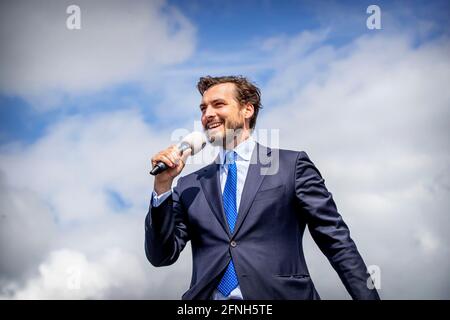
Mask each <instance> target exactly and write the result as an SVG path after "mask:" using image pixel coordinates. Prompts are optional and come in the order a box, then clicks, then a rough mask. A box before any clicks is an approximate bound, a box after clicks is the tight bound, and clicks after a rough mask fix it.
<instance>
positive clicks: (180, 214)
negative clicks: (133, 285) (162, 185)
mask: <svg viewBox="0 0 450 320" xmlns="http://www.w3.org/2000/svg"><path fill="white" fill-rule="evenodd" d="M180 184H181V178H180V179H179V180H178V186H179V185H180ZM179 190H180V188H178V187H175V188H174V189H173V192H172V194H171V195H170V196H169V197H168V198H167V199H166V200H164V201H163V202H162V203H161V204H159V206H158V207H154V206H153V205H152V203H150V208H149V211H148V214H147V216H146V218H145V254H146V256H147V259H148V260H149V261H150V263H151V264H152V265H154V266H155V267H162V266H168V265H171V264H173V263H174V262H175V261H177V259H178V257H179V256H180V253H181V251H182V250H183V249H184V247H185V246H186V243H187V242H188V241H189V232H188V223H187V213H186V211H185V209H184V207H183V205H182V204H181V201H180V194H179V192H180V191H179Z"/></svg>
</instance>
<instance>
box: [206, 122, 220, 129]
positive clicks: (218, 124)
mask: <svg viewBox="0 0 450 320" xmlns="http://www.w3.org/2000/svg"><path fill="white" fill-rule="evenodd" d="M221 125H222V122H213V123H210V124H208V126H207V128H208V130H210V129H215V128H218V127H220V126H221Z"/></svg>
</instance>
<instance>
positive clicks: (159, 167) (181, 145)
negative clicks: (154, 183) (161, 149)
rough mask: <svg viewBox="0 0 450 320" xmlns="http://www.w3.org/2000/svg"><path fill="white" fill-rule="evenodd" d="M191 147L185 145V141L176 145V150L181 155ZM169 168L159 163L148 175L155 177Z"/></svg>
mask: <svg viewBox="0 0 450 320" xmlns="http://www.w3.org/2000/svg"><path fill="white" fill-rule="evenodd" d="M190 148H191V145H190V144H189V143H187V142H186V141H181V142H180V143H179V144H178V149H179V150H180V155H182V154H183V152H184V151H185V150H187V149H190ZM168 168H169V167H168V166H167V165H166V164H165V163H164V162H162V161H159V162H158V163H157V164H156V165H155V166H154V167H153V169H152V170H151V171H150V174H151V175H152V176H156V175H157V174H159V173H161V172H163V171H165V170H167V169H168Z"/></svg>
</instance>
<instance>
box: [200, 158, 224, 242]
mask: <svg viewBox="0 0 450 320" xmlns="http://www.w3.org/2000/svg"><path fill="white" fill-rule="evenodd" d="M219 166H220V165H219V164H217V163H213V164H210V165H209V166H207V167H206V168H205V169H204V171H203V175H202V177H201V178H200V183H201V185H202V188H203V193H204V194H205V197H206V200H207V202H208V204H209V207H210V208H211V210H212V212H213V213H214V216H215V217H216V218H217V220H218V221H219V223H220V224H221V225H222V227H223V229H224V230H225V232H226V233H227V234H228V237H230V238H231V234H230V230H229V228H228V223H227V221H226V218H225V211H224V209H223V204H222V192H221V190H220V178H219V174H220V170H219V169H220V168H219Z"/></svg>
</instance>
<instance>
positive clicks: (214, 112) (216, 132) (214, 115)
mask: <svg viewBox="0 0 450 320" xmlns="http://www.w3.org/2000/svg"><path fill="white" fill-rule="evenodd" d="M235 97H236V91H235V84H234V83H221V84H217V85H214V86H212V87H211V88H209V89H208V90H206V91H205V92H204V93H203V97H202V102H201V104H200V110H201V112H202V125H203V129H204V130H205V132H206V135H207V137H208V139H209V140H210V141H211V142H212V143H214V144H215V145H221V144H222V143H223V141H224V139H225V138H226V137H227V136H228V137H230V135H233V134H234V132H235V130H237V129H244V130H246V129H248V128H246V123H245V117H244V113H243V112H244V108H243V107H242V106H241V105H240V104H239V102H238V101H237V100H236V98H235Z"/></svg>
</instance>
